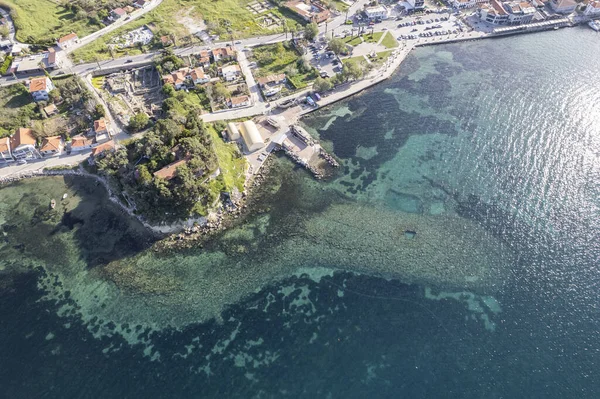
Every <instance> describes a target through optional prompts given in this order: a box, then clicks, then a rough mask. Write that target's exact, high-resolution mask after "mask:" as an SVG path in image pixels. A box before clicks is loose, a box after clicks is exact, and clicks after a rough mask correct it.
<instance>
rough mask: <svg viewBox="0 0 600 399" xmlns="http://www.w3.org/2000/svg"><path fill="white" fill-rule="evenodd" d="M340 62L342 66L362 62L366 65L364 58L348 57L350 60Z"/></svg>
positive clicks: (345, 59)
mask: <svg viewBox="0 0 600 399" xmlns="http://www.w3.org/2000/svg"><path fill="white" fill-rule="evenodd" d="M342 62H343V63H344V64H350V63H361V62H364V63H365V64H367V60H365V57H364V56H362V55H361V56H358V57H350V58H344V59H343V60H342Z"/></svg>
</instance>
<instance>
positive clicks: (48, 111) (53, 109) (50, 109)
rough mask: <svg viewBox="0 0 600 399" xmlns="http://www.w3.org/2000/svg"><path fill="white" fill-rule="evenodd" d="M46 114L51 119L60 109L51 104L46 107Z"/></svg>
mask: <svg viewBox="0 0 600 399" xmlns="http://www.w3.org/2000/svg"><path fill="white" fill-rule="evenodd" d="M44 113H45V114H46V116H47V117H48V118H49V117H51V116H52V115H56V114H58V108H56V105H54V104H50V105H48V106H47V107H44Z"/></svg>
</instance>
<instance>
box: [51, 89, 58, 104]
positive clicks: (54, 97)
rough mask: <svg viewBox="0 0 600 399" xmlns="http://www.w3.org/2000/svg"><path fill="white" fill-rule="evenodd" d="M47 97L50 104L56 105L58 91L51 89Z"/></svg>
mask: <svg viewBox="0 0 600 399" xmlns="http://www.w3.org/2000/svg"><path fill="white" fill-rule="evenodd" d="M48 95H49V96H50V98H51V99H52V102H54V103H56V102H58V101H59V100H60V90H58V89H52V90H50V91H49V92H48Z"/></svg>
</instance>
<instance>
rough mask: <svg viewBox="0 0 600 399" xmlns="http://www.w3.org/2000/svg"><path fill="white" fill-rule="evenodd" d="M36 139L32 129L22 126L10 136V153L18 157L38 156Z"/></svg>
mask: <svg viewBox="0 0 600 399" xmlns="http://www.w3.org/2000/svg"><path fill="white" fill-rule="evenodd" d="M36 141H37V140H36V139H35V137H34V136H33V131H32V130H31V129H28V128H24V127H20V128H18V129H17V131H16V132H15V134H13V135H12V136H11V137H10V153H11V154H12V156H13V157H15V158H17V159H18V158H37V156H38V152H37V150H36V148H35V144H36Z"/></svg>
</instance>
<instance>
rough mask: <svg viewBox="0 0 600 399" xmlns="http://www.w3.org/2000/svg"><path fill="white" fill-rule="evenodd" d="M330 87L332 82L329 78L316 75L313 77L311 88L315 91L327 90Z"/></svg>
mask: <svg viewBox="0 0 600 399" xmlns="http://www.w3.org/2000/svg"><path fill="white" fill-rule="evenodd" d="M332 88H333V83H331V80H329V79H323V78H321V77H318V78H316V79H315V82H314V83H313V89H314V90H315V91H317V92H324V91H328V90H331V89H332Z"/></svg>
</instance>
